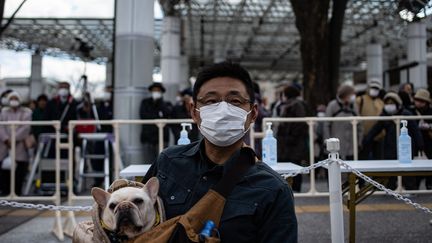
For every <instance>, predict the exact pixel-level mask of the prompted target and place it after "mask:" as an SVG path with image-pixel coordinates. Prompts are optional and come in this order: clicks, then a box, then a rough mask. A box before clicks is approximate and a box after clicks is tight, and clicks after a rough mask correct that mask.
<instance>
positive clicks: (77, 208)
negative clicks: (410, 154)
mask: <svg viewBox="0 0 432 243" xmlns="http://www.w3.org/2000/svg"><path fill="white" fill-rule="evenodd" d="M329 162H330V160H329V159H326V160H323V161H320V162H318V163H315V164H313V165H310V166H308V167H304V168H302V169H300V170H298V171H295V172H292V173H285V174H282V175H281V176H282V177H283V178H284V179H287V178H288V177H294V176H296V175H299V174H307V173H309V172H310V171H311V170H314V169H317V168H319V167H322V166H325V165H327V164H329ZM337 162H338V163H339V164H340V165H341V166H343V167H344V168H346V169H347V170H350V171H352V173H354V174H355V175H357V176H358V177H360V178H362V179H363V180H365V181H366V182H368V183H370V184H372V185H373V186H374V187H376V188H378V189H380V190H382V191H384V192H385V193H386V194H388V195H391V196H393V197H394V198H396V199H397V200H400V201H403V202H405V203H406V204H408V205H410V206H412V207H414V208H415V209H419V210H421V211H423V212H425V213H428V214H432V210H431V209H429V208H427V207H424V206H422V205H420V204H418V203H415V202H413V201H412V200H411V199H409V198H406V197H404V196H402V195H401V194H399V193H397V192H395V191H393V190H391V189H388V188H386V187H385V186H384V185H382V184H380V183H378V182H376V181H374V180H373V179H372V178H370V177H368V176H366V175H365V174H363V173H362V172H360V171H358V170H356V169H354V168H352V167H351V166H349V165H348V164H347V163H345V162H344V161H343V160H340V159H338V160H337ZM0 206H10V207H13V208H25V209H37V210H49V211H74V212H79V211H84V212H89V211H91V210H92V209H93V207H92V206H56V205H45V204H31V203H19V202H10V201H7V200H0Z"/></svg>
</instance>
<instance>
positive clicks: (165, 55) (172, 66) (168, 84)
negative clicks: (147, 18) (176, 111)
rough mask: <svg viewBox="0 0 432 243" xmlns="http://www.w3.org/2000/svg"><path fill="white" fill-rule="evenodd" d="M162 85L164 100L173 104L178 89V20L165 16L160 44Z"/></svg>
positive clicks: (177, 18) (179, 62) (179, 77)
mask: <svg viewBox="0 0 432 243" xmlns="http://www.w3.org/2000/svg"><path fill="white" fill-rule="evenodd" d="M161 46H162V47H161V73H162V83H163V85H164V86H165V88H166V93H165V95H164V99H165V100H168V101H171V102H174V101H175V97H176V96H177V92H178V90H179V89H180V84H181V81H182V80H180V79H181V75H180V69H181V67H180V64H181V57H180V18H179V17H175V16H165V17H164V20H163V27H162V44H161Z"/></svg>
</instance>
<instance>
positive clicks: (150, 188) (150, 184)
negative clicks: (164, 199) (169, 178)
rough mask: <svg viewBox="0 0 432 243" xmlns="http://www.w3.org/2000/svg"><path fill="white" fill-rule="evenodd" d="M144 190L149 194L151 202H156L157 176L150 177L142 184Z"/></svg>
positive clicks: (157, 190)
mask: <svg viewBox="0 0 432 243" xmlns="http://www.w3.org/2000/svg"><path fill="white" fill-rule="evenodd" d="M144 190H145V192H147V194H148V195H149V197H150V199H151V200H152V201H153V202H156V198H157V195H158V192H159V179H158V178H157V177H152V178H150V179H149V180H148V181H147V183H146V184H145V186H144Z"/></svg>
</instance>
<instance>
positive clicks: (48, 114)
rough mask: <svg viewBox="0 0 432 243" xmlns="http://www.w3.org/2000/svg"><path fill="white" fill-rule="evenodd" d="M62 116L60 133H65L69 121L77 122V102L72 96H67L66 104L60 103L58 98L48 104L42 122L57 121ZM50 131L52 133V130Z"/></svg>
mask: <svg viewBox="0 0 432 243" xmlns="http://www.w3.org/2000/svg"><path fill="white" fill-rule="evenodd" d="M63 114H64V115H63ZM62 116H64V117H63V120H62V122H61V132H64V133H67V132H68V130H69V128H68V124H69V121H72V120H77V102H76V101H75V99H74V98H73V97H72V96H69V98H68V99H67V101H66V102H61V101H60V98H59V97H58V96H56V97H54V98H53V99H52V100H50V101H49V102H48V104H47V107H46V111H45V119H44V120H47V121H58V120H61V118H62ZM50 130H51V132H54V128H51V129H50Z"/></svg>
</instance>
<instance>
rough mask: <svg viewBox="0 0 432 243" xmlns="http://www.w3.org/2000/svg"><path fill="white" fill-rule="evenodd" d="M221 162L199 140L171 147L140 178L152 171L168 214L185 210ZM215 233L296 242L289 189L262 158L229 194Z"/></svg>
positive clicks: (229, 238) (216, 175) (219, 171)
mask: <svg viewBox="0 0 432 243" xmlns="http://www.w3.org/2000/svg"><path fill="white" fill-rule="evenodd" d="M225 166H229V165H228V164H225V165H216V164H214V163H212V162H211V161H210V160H209V159H208V158H207V156H206V155H205V153H204V142H203V140H201V142H195V143H191V144H189V145H180V146H172V147H169V148H167V149H165V150H164V151H162V153H161V154H160V155H159V158H158V160H157V161H156V162H155V163H154V164H153V165H152V166H151V168H150V170H149V171H148V172H147V174H146V176H145V177H144V181H145V182H146V181H147V180H148V179H149V178H150V177H152V176H157V177H158V179H159V181H160V189H159V196H160V197H161V198H162V200H163V202H164V206H165V210H166V217H167V219H170V218H173V217H175V216H178V215H181V214H184V213H185V212H187V211H188V210H189V209H190V208H191V207H192V206H193V205H194V204H195V203H196V202H197V201H198V200H199V199H200V198H201V197H202V196H204V194H205V193H206V192H207V191H208V190H209V189H210V188H211V187H212V186H213V185H214V184H216V183H217V182H218V181H219V180H220V178H221V177H222V175H223V173H224V167H225ZM219 233H220V237H221V241H222V242H248V243H250V242H297V219H296V215H295V212H294V198H293V195H292V191H291V188H290V187H289V185H288V184H287V183H286V181H285V180H283V179H282V178H281V177H280V176H279V175H278V174H277V173H276V172H275V171H274V170H272V169H271V168H270V167H268V166H267V165H266V164H264V163H262V162H257V163H256V165H254V166H252V168H250V169H249V171H247V172H246V173H245V175H244V176H243V178H242V179H241V180H240V182H239V183H238V184H237V185H236V186H235V188H234V190H233V191H232V193H231V194H230V195H229V196H228V198H227V201H226V204H225V207H224V211H223V214H222V218H221V225H220V227H219Z"/></svg>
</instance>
